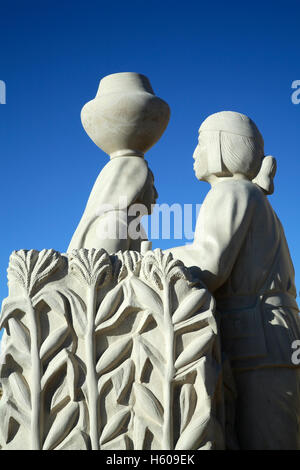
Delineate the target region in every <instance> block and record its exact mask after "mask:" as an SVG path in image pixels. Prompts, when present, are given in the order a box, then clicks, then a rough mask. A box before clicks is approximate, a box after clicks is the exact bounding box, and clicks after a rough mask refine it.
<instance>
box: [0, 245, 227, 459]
mask: <svg viewBox="0 0 300 470" xmlns="http://www.w3.org/2000/svg"><path fill="white" fill-rule="evenodd" d="M8 273H9V283H10V295H9V297H8V299H6V300H5V301H4V303H3V308H2V316H1V326H3V327H4V328H5V330H6V333H5V335H4V339H5V346H4V348H3V347H2V349H4V352H3V360H2V364H1V366H0V367H1V368H0V382H1V383H2V388H3V397H2V399H1V401H0V423H1V424H0V444H1V446H2V447H3V448H18V446H20V445H22V446H23V448H32V449H76V448H80V449H94V450H98V449H103V450H107V449H135V450H138V449H149V448H150V449H166V450H167V449H178V450H179V449H201V448H222V447H223V445H224V444H223V429H222V426H223V421H222V420H223V417H222V409H223V408H222V388H221V386H222V383H221V373H220V361H221V359H220V352H219V343H218V337H217V326H216V322H215V316H214V315H215V312H214V300H213V299H212V297H211V295H210V294H209V293H208V291H207V290H206V289H205V288H204V286H202V285H201V284H199V283H197V282H194V281H193V280H192V279H191V278H190V275H189V273H188V271H187V270H186V268H185V267H184V266H183V265H182V263H181V262H179V261H177V260H173V258H172V256H171V255H168V256H166V255H164V254H163V253H162V252H161V251H160V250H155V251H153V252H152V251H150V252H148V253H147V254H146V255H144V256H142V255H141V254H139V253H136V252H133V251H131V252H125V253H121V252H119V253H116V254H114V255H111V256H109V255H108V254H107V253H106V252H105V251H104V250H95V249H92V250H85V249H81V250H76V251H73V252H72V253H71V254H69V255H68V256H61V255H59V254H58V253H56V252H54V251H53V250H44V251H42V252H40V253H38V252H36V251H28V252H27V251H20V252H14V253H13V255H12V257H11V260H10V266H9V270H8ZM20 443H22V444H20Z"/></svg>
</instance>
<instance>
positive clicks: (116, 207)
mask: <svg viewBox="0 0 300 470" xmlns="http://www.w3.org/2000/svg"><path fill="white" fill-rule="evenodd" d="M157 197H158V194H157V191H156V189H155V187H154V178H153V174H152V172H151V170H150V169H149V168H148V164H147V162H146V160H144V158H143V157H137V156H131V157H129V156H128V157H127V156H120V157H115V158H112V159H111V160H110V161H109V162H108V163H107V165H105V167H104V168H103V170H102V171H101V172H100V174H99V176H98V178H97V180H96V182H95V185H94V187H93V189H92V192H91V194H90V197H89V199H88V202H87V206H86V208H85V211H84V213H83V216H82V219H81V221H80V223H79V225H78V227H77V229H76V231H75V233H74V235H73V238H72V240H71V243H70V245H69V248H68V251H71V250H73V249H79V248H98V249H99V248H104V249H105V250H106V251H107V252H108V253H115V252H117V251H119V250H121V251H126V250H135V251H140V248H141V241H143V240H147V235H146V233H145V232H144V230H143V228H142V227H141V225H140V219H141V218H142V216H143V215H147V214H150V213H151V210H152V205H154V204H155V201H156V199H157ZM137 213H138V215H137ZM130 226H131V227H132V230H130Z"/></svg>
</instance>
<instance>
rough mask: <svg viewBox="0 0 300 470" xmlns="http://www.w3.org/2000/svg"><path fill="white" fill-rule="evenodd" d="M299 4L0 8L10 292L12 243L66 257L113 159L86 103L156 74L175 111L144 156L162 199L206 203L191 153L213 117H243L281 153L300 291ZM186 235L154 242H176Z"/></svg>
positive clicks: (281, 194)
mask: <svg viewBox="0 0 300 470" xmlns="http://www.w3.org/2000/svg"><path fill="white" fill-rule="evenodd" d="M299 18H300V4H299V2H296V1H294V2H292V1H275V2H274V1H257V0H254V1H251V2H241V1H227V2H224V1H213V2H207V1H203V2H202V1H201V0H197V1H196V0H193V1H190V0H185V1H184V2H183V1H174V0H173V1H170V0H160V1H157V0H153V1H152V0H148V1H147V2H142V1H132V0H126V1H120V0H114V1H111V2H108V1H107V0H106V1H104V0H103V1H102V0H99V1H91V0H85V1H82V0H76V1H75V0H73V1H70V0H68V1H66V0H60V1H57V0H52V1H48V0H43V1H30V0H29V1H15V0H10V1H7V2H1V6H0V44H1V55H0V80H4V81H5V82H6V85H7V104H5V105H0V151H1V162H2V165H1V185H0V193H1V198H0V201H1V203H0V204H1V206H0V207H1V245H0V246H1V250H0V298H1V299H3V298H4V297H5V296H6V295H7V288H6V268H7V265H8V259H9V255H10V253H11V252H12V251H13V250H15V249H22V248H25V249H31V248H34V249H37V250H41V249H43V248H54V249H56V250H58V251H62V252H63V251H65V250H66V248H67V246H68V243H69V241H70V238H71V236H72V233H73V231H74V230H75V228H76V224H77V223H78V221H79V219H80V217H81V214H82V212H83V209H84V206H85V204H86V201H87V198H88V195H89V192H90V190H91V188H92V185H93V183H94V181H95V179H96V177H97V175H98V173H99V171H100V169H101V168H102V167H103V166H104V165H105V163H106V162H107V161H108V157H107V156H106V155H105V154H104V153H103V152H102V151H101V150H99V149H98V148H97V147H96V146H95V144H93V142H92V141H91V140H90V139H89V137H88V136H87V135H86V134H85V132H84V130H83V128H82V126H81V122H80V110H81V108H82V106H83V105H84V103H86V102H87V101H89V100H90V99H92V98H93V97H94V95H95V93H96V90H97V87H98V82H99V80H100V79H101V78H102V77H104V76H105V75H108V74H111V73H115V72H124V71H133V72H139V73H143V74H145V75H147V76H148V77H149V79H150V81H151V83H152V86H153V88H154V91H155V92H156V94H157V95H158V96H160V97H162V98H164V99H165V100H166V101H167V102H168V103H169V105H170V107H171V120H170V124H169V126H168V128H167V130H166V132H165V134H164V136H163V137H162V139H161V140H160V141H159V142H158V144H157V145H156V146H155V147H153V148H152V149H151V150H150V151H149V152H148V154H147V160H148V161H149V164H150V166H151V168H152V170H153V172H154V174H155V178H156V186H157V189H158V192H159V199H158V203H163V202H165V203H168V204H172V203H175V202H179V203H201V202H202V201H203V198H204V196H205V194H206V192H207V190H208V185H206V184H205V183H199V182H198V181H197V180H196V178H195V176H194V173H193V168H192V163H193V162H192V153H193V150H194V147H195V145H196V142H197V131H198V127H199V125H200V123H201V122H202V121H203V119H205V117H206V116H207V115H209V114H211V113H213V112H216V111H220V110H234V111H240V112H242V113H244V114H247V115H249V116H250V117H251V118H252V119H253V120H254V121H255V122H256V123H257V125H258V126H259V128H260V129H261V132H262V134H263V136H264V139H265V151H266V153H267V154H272V155H274V156H275V157H276V158H277V161H278V173H277V177H276V181H275V182H276V186H275V193H274V195H273V196H271V202H272V204H273V207H274V208H275V210H276V212H277V214H278V215H279V217H280V219H281V221H282V222H283V225H284V227H285V231H286V236H287V239H288V243H289V246H290V250H291V254H292V257H293V261H294V265H295V269H296V284H297V290H299V286H300V246H299V194H300V183H299V175H300V154H299V124H300V104H299V105H295V104H292V101H291V94H292V91H293V90H292V89H291V84H292V82H293V81H294V80H297V79H300V68H299V63H300V62H299V55H300V31H299ZM180 243H181V242H180V240H170V241H167V240H162V241H160V240H156V241H155V242H154V247H158V246H160V247H161V248H166V247H169V246H172V245H173V246H174V245H178V244H180Z"/></svg>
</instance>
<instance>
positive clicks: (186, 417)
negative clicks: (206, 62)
mask: <svg viewBox="0 0 300 470" xmlns="http://www.w3.org/2000/svg"><path fill="white" fill-rule="evenodd" d="M168 120H169V107H168V105H167V104H166V103H165V102H164V101H163V100H161V99H160V98H158V97H157V96H155V95H154V93H153V90H152V88H151V85H150V83H149V81H148V79H147V78H146V77H144V76H143V75H139V74H135V73H121V74H113V75H110V76H108V77H105V78H104V79H103V80H101V82H100V86H99V90H98V93H97V96H96V98H95V99H94V100H92V101H90V102H89V103H87V104H86V105H85V106H84V107H83V110H82V123H83V126H84V128H85V130H86V132H87V133H88V135H89V136H90V137H91V139H92V140H93V141H94V142H95V143H96V145H98V146H99V147H100V148H102V149H103V150H104V151H105V152H106V153H108V154H109V155H110V161H109V162H108V163H107V165H106V166H105V167H104V168H103V170H102V171H101V172H100V174H99V176H98V179H97V180H96V183H95V185H94V187H93V190H92V192H91V195H90V197H89V199H88V202H87V206H86V208H85V211H84V214H83V216H82V219H81V221H80V223H79V225H78V227H77V229H76V231H75V233H74V236H73V238H72V240H71V243H70V246H69V248H68V253H66V254H61V253H58V252H56V251H54V250H42V251H40V252H38V251H36V250H20V251H17V252H13V253H12V255H11V258H10V264H9V268H8V285H9V295H8V297H7V299H5V300H4V301H3V304H2V311H1V317H0V328H2V327H3V328H4V329H5V332H4V334H3V338H4V339H3V341H2V347H1V356H0V389H1V390H3V394H2V397H1V395H0V397H1V400H0V449H5V450H10V449H34V450H42V449H43V450H54V449H57V450H75V449H82V450H90V449H91V450H121V449H124V450H142V449H162V450H172V449H175V450H178V451H179V450H189V449H191V450H200V449H224V448H227V449H236V448H241V449H300V425H299V424H300V423H299V420H300V368H299V366H297V365H295V364H294V363H293V362H292V353H293V349H292V343H293V341H294V340H300V322H299V316H298V313H299V309H298V305H297V303H296V300H295V299H296V289H295V285H294V269H293V264H292V261H291V257H290V253H289V249H288V245H287V242H286V239H285V235H284V231H283V228H282V226H281V223H280V221H279V219H278V217H277V216H276V214H275V212H274V210H273V209H272V207H271V205H270V203H269V201H268V198H267V196H268V195H269V194H271V193H272V192H273V190H274V185H273V178H274V176H275V172H276V161H275V159H274V158H273V157H271V156H265V155H264V142H263V138H262V136H261V134H260V132H259V130H258V129H257V127H256V125H255V124H254V122H253V121H251V119H249V118H248V117H247V116H244V115H243V114H239V113H236V112H230V111H226V112H220V113H216V114H213V115H212V116H209V117H208V118H207V119H206V120H205V121H204V122H203V124H202V125H201V127H200V130H199V144H198V146H197V148H196V150H195V152H194V159H195V164H194V168H195V173H196V177H197V178H198V179H199V180H200V181H205V182H208V183H209V184H210V185H211V189H210V191H209V192H208V194H207V196H206V198H205V200H204V203H203V204H202V206H201V210H200V214H199V217H198V221H197V225H196V231H195V239H194V242H193V244H192V245H188V246H182V247H176V248H171V249H170V250H167V252H168V253H163V252H162V251H161V250H159V249H157V250H154V251H152V250H151V249H148V250H147V249H143V246H145V245H146V247H147V248H149V244H150V242H146V243H145V245H143V244H142V243H141V242H142V240H145V239H146V234H145V233H144V232H143V230H142V228H141V225H140V222H141V217H142V216H143V215H144V214H146V213H147V214H148V213H150V212H151V206H152V205H153V204H154V203H155V201H156V198H157V191H156V189H155V187H154V178H153V174H152V172H151V170H150V169H149V167H148V164H147V162H146V160H145V159H144V154H145V152H146V151H147V150H148V149H149V148H150V147H151V146H152V145H154V143H155V142H157V140H158V139H159V138H160V137H161V135H162V134H163V132H164V130H165V128H166V126H167V124H168ZM136 211H138V213H137V212H136ZM132 227H133V228H134V230H132Z"/></svg>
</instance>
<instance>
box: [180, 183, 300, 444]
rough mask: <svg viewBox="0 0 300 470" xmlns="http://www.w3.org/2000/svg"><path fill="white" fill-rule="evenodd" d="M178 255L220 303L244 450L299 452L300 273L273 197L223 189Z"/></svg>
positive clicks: (244, 187)
mask: <svg viewBox="0 0 300 470" xmlns="http://www.w3.org/2000/svg"><path fill="white" fill-rule="evenodd" d="M171 251H172V252H173V255H174V257H177V258H179V259H181V260H182V261H183V262H184V263H185V264H186V265H187V266H193V267H194V268H193V269H194V270H196V271H198V275H199V276H200V277H201V280H203V281H204V282H205V283H206V285H207V287H208V288H209V290H210V291H211V292H213V293H214V296H215V298H216V300H217V309H218V311H219V312H220V317H221V341H222V347H223V350H224V352H225V353H226V355H227V357H229V360H230V363H231V366H232V368H233V372H234V376H235V380H236V386H237V409H236V416H237V418H236V427H237V434H238V439H239V443H240V446H241V448H244V449H288V448H291V449H295V448H300V434H299V416H300V381H299V366H298V368H297V365H295V364H293V362H292V354H293V348H292V343H293V341H294V340H296V339H300V323H299V316H298V306H297V303H296V300H295V297H296V289H295V285H294V269H293V264H292V261H291V257H290V253H289V249H288V246H287V242H286V238H285V235H284V231H283V228H282V226H281V223H280V221H279V219H278V217H277V216H276V214H275V212H274V210H273V209H272V207H271V205H270V203H269V201H268V199H267V197H266V196H265V194H264V193H263V191H262V190H261V189H260V188H259V187H258V186H256V185H255V184H253V183H252V182H250V181H248V180H235V179H228V180H226V179H225V180H223V181H222V182H219V183H217V184H216V185H215V186H213V187H212V189H211V190H210V191H209V192H208V194H207V196H206V198H205V200H204V203H203V205H202V206H201V210H200V214H199V217H198V221H197V226H196V232H195V240H194V243H193V244H192V245H191V247H189V248H187V247H185V248H184V247H179V248H175V249H173V250H171ZM195 267H196V268H195Z"/></svg>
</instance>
